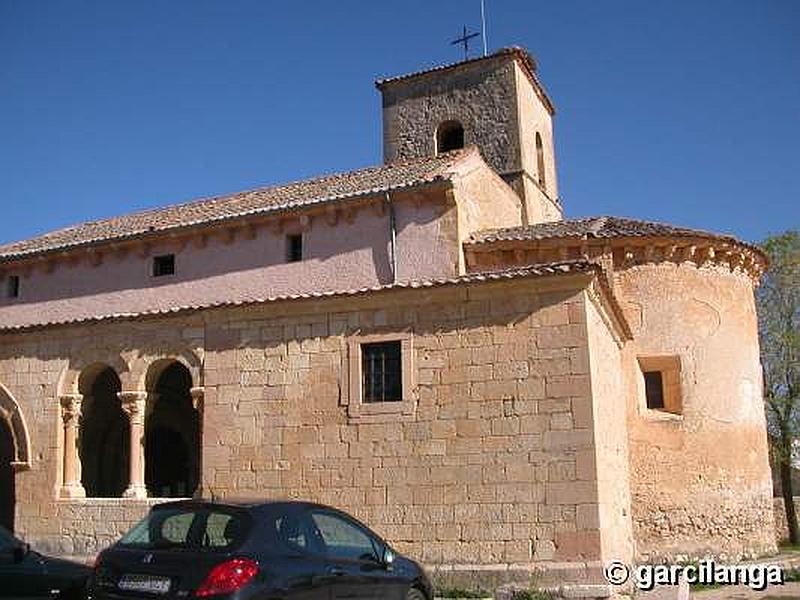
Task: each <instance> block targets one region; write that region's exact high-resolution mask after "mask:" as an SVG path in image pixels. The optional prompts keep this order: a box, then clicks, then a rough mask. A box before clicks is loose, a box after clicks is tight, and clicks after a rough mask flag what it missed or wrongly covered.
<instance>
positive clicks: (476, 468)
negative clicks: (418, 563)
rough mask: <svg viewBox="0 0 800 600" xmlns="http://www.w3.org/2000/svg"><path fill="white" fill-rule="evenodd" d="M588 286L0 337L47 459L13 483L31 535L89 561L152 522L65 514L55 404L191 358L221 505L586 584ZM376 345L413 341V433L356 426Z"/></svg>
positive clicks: (593, 549)
mask: <svg viewBox="0 0 800 600" xmlns="http://www.w3.org/2000/svg"><path fill="white" fill-rule="evenodd" d="M582 285H585V280H581V281H579V280H576V279H574V278H571V277H561V278H551V279H547V280H545V279H535V280H534V279H528V280H516V281H512V282H505V283H497V284H482V285H475V286H458V287H451V288H440V289H432V290H408V291H394V292H385V293H379V294H372V295H366V296H361V297H358V298H349V299H328V300H318V301H317V300H314V301H301V302H284V303H272V304H267V305H262V306H255V307H250V308H229V309H218V310H214V311H206V312H203V313H196V314H194V315H191V316H188V317H171V318H159V319H150V320H142V321H136V322H131V321H122V322H117V323H107V324H96V325H90V326H83V327H69V328H67V327H65V328H59V329H57V330H52V331H40V332H31V333H27V334H16V335H13V336H11V335H6V336H2V338H0V381H2V383H4V384H5V385H6V386H7V387H8V389H9V391H10V392H11V393H12V395H13V396H14V398H15V399H16V401H17V402H18V403H19V405H20V406H21V408H22V411H23V413H24V415H25V418H26V420H27V422H28V424H29V428H30V430H31V438H32V446H33V457H34V460H33V465H32V469H31V470H29V471H25V472H21V473H19V474H18V475H17V480H18V492H19V493H18V514H17V527H18V530H19V531H20V532H21V533H22V534H23V535H24V536H25V537H26V538H27V539H28V540H30V541H31V542H33V543H35V544H37V545H39V547H40V548H42V549H45V550H49V551H61V552H74V553H77V554H90V553H92V552H94V551H96V550H98V549H100V548H101V547H102V546H103V545H105V544H107V543H109V542H110V541H111V540H112V539H114V538H115V537H116V536H117V535H118V534H119V532H120V531H122V530H123V529H125V528H126V527H127V526H128V525H129V524H131V523H132V522H133V521H135V520H136V519H137V518H138V517H139V516H140V515H141V514H142V513H143V512H144V511H145V509H146V505H147V502H146V501H133V500H99V499H86V500H57V499H56V490H57V488H58V486H59V484H60V472H61V467H60V460H61V456H62V455H63V450H62V449H61V448H60V447H59V445H60V444H61V441H60V439H61V437H60V433H59V431H60V419H59V409H58V400H57V396H58V394H59V393H62V389H61V388H63V387H64V386H67V387H69V385H70V383H69V382H70V381H72V380H73V378H74V374H75V373H76V372H78V371H79V370H80V369H81V368H83V366H85V365H89V364H92V363H93V362H98V361H100V362H105V363H107V364H110V365H112V366H114V367H115V368H116V369H117V371H118V373H119V374H120V379H121V380H122V385H123V389H125V390H130V389H136V388H137V387H138V386H140V385H142V383H143V381H144V379H145V377H146V373H147V372H148V369H149V368H150V367H151V366H152V365H153V364H154V363H155V361H157V360H159V359H161V358H165V357H177V358H179V359H181V360H182V361H183V362H185V363H187V364H189V365H192V364H193V362H192V361H197V360H198V359H199V361H200V362H199V363H198V364H199V365H201V366H202V369H197V368H194V367H193V368H194V370H193V377H194V379H195V381H194V384H195V385H202V386H204V388H205V401H204V408H203V441H202V463H203V471H202V489H203V493H204V494H205V495H206V496H208V495H214V496H216V497H222V498H226V497H230V498H233V497H242V496H245V497H250V498H252V497H262V498H273V497H291V498H305V499H312V500H317V501H321V502H324V503H329V504H332V505H336V506H338V507H341V508H343V509H345V510H348V511H351V512H352V513H354V514H356V515H357V516H358V517H360V518H361V519H363V520H364V521H365V522H367V523H369V524H370V525H371V526H372V527H374V528H375V529H376V531H378V532H379V533H380V534H382V535H384V536H386V537H387V539H389V540H390V541H391V542H392V543H394V544H395V545H396V546H397V548H398V549H399V550H400V551H403V552H408V553H410V554H411V555H413V556H415V557H417V558H419V559H421V560H423V561H425V562H427V563H430V564H439V565H481V566H492V565H493V566H508V565H515V564H516V565H528V566H531V565H536V564H553V561H555V562H557V563H569V564H571V565H573V566H574V567H576V568H579V569H580V568H583V569H585V568H586V565H587V561H592V560H597V559H598V558H599V552H600V548H599V533H598V531H597V530H596V526H595V525H593V524H592V523H596V519H594V518H591V515H590V514H589V513H591V511H592V510H595V509H596V507H597V496H596V491H595V490H596V482H595V472H594V470H593V464H594V462H593V461H592V460H591V455H592V450H591V449H592V444H593V433H592V429H591V423H589V422H588V421H587V420H586V418H585V412H584V411H583V409H582V408H580V407H583V406H585V405H586V404H587V403H590V398H589V394H590V389H589V383H588V371H587V369H588V365H587V361H586V358H585V355H586V343H587V342H586V325H585V323H584V322H583V321H584V320H585V317H584V316H583V315H584V312H585V308H584V303H585V301H586V300H585V295H584V292H582V291H581V286H582ZM375 333H383V334H389V335H391V334H403V335H407V334H408V333H411V340H412V344H413V363H412V364H413V365H414V366H413V371H414V373H413V376H414V379H415V380H416V385H415V387H414V389H413V393H412V394H411V398H412V400H413V402H412V403H411V406H412V411H411V412H410V413H407V414H388V415H384V416H382V417H381V416H380V415H364V414H362V415H360V416H353V414H354V412H356V411H353V407H352V405H351V404H350V403H352V401H353V399H352V398H350V397H349V394H348V387H347V385H348V382H347V375H346V373H345V371H346V369H347V366H346V365H347V364H348V361H349V357H348V342H349V341H352V340H353V339H357V337H358V336H362V335H365V334H375ZM578 413H580V414H578ZM587 511H588V512H587ZM581 515H582V516H581ZM587 515H588V516H589V517H590V518H589V520H588V521H586V520H585V519H586V517H587ZM582 519H583V520H582ZM581 565H583V566H581ZM576 577H578V578H580V577H579V576H576Z"/></svg>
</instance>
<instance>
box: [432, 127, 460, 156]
mask: <svg viewBox="0 0 800 600" xmlns="http://www.w3.org/2000/svg"><path fill="white" fill-rule="evenodd" d="M463 147H464V126H463V125H462V124H461V123H459V122H458V121H455V120H452V119H451V120H449V121H445V122H444V123H442V124H440V125H439V127H437V128H436V154H442V153H443V152H450V151H451V150H459V149H461V148H463Z"/></svg>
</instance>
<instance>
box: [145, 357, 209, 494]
mask: <svg viewBox="0 0 800 600" xmlns="http://www.w3.org/2000/svg"><path fill="white" fill-rule="evenodd" d="M192 371H193V369H192V368H191V366H190V365H187V361H186V360H180V358H179V357H173V358H160V359H158V360H155V361H153V362H152V363H151V364H150V365H149V368H148V369H147V371H146V373H145V374H144V380H143V384H144V386H145V389H146V390H147V409H146V417H145V423H144V459H145V460H144V463H145V484H146V487H147V490H148V494H149V495H151V496H157V497H186V496H192V495H193V494H194V493H195V491H196V489H197V487H198V485H199V484H200V461H201V435H202V434H201V421H202V419H201V416H200V414H201V411H200V410H199V406H198V405H197V404H196V402H195V390H197V387H196V382H197V379H196V378H195V375H194V374H193V373H192Z"/></svg>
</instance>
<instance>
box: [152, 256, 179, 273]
mask: <svg viewBox="0 0 800 600" xmlns="http://www.w3.org/2000/svg"><path fill="white" fill-rule="evenodd" d="M174 274H175V255H174V254H164V255H162V256H156V257H154V258H153V277H165V276H167V275H174Z"/></svg>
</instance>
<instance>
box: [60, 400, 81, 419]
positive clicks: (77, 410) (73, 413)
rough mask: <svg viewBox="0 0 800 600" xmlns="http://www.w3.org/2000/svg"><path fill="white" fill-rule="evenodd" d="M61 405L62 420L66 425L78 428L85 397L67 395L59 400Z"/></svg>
mask: <svg viewBox="0 0 800 600" xmlns="http://www.w3.org/2000/svg"><path fill="white" fill-rule="evenodd" d="M59 402H60V403H61V419H62V420H63V421H64V425H67V426H68V425H75V426H77V424H78V420H79V419H80V418H81V405H82V404H83V396H82V395H81V394H65V395H63V396H61V397H60V398H59Z"/></svg>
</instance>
